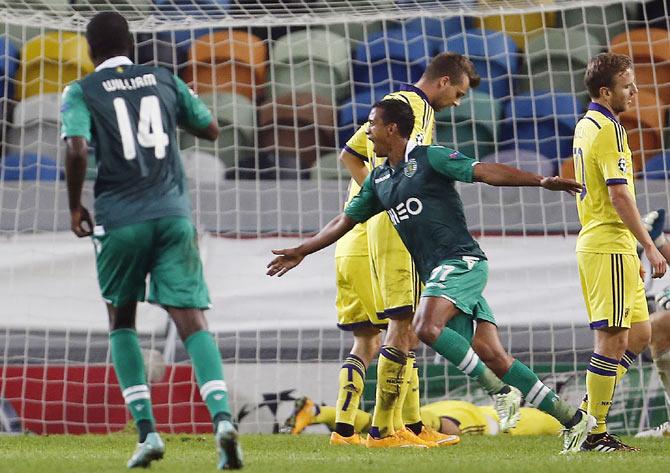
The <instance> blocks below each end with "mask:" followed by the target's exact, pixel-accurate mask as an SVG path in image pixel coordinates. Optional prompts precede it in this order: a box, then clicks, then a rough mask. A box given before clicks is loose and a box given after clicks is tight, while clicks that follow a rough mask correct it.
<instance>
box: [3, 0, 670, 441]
mask: <svg viewBox="0 0 670 473" xmlns="http://www.w3.org/2000/svg"><path fill="white" fill-rule="evenodd" d="M659 4H660V5H661V6H660V7H659V6H658V5H657V4H656V2H650V3H646V4H645V3H641V2H632V1H625V2H624V1H604V0H603V1H600V0H593V1H578V2H575V1H563V0H556V1H554V2H553V3H552V2H549V1H536V0H510V1H493V0H489V1H468V0H453V1H448V0H444V1H423V0H397V1H392V0H332V1H325V0H313V1H310V0H272V1H266V0H154V1H151V0H133V1H130V0H69V1H68V0H11V1H0V8H2V10H3V16H2V20H0V27H1V28H2V30H3V31H2V34H1V35H0V46H1V48H0V51H1V52H0V54H2V58H1V61H0V64H1V65H2V69H1V70H0V81H1V82H0V103H1V104H2V112H3V113H2V118H1V120H2V121H1V122H0V137H1V143H2V159H1V160H0V268H1V270H0V274H2V276H0V281H1V284H0V300H1V301H2V302H1V303H0V401H2V400H3V399H4V400H5V401H7V402H9V403H11V405H12V406H13V408H14V409H15V410H16V411H17V412H18V413H19V416H20V418H21V419H22V426H23V428H24V429H27V430H31V431H34V432H39V433H83V432H111V431H115V430H119V429H121V428H123V426H124V425H125V424H126V422H127V420H128V416H127V413H126V410H125V407H124V405H123V400H122V397H121V395H120V391H119V389H118V386H117V383H116V379H115V377H114V374H113V369H112V367H111V363H110V357H109V349H108V340H107V330H108V328H107V317H106V310H105V307H104V304H103V301H102V300H101V298H100V295H99V290H98V287H97V281H96V276H95V264H94V252H93V245H92V244H91V242H90V241H87V240H78V239H77V238H75V237H74V235H73V234H72V233H70V232H69V214H68V211H67V195H66V189H65V183H64V177H63V162H64V146H63V143H62V142H61V141H60V140H59V125H60V123H59V107H60V93H61V91H62V89H63V87H64V85H65V84H67V83H68V82H70V81H72V80H75V79H78V78H81V77H83V76H84V75H86V74H88V73H90V72H91V71H92V70H93V65H92V64H91V62H90V60H89V59H88V56H87V51H86V44H85V39H84V38H83V35H82V34H83V31H84V28H85V24H86V21H87V19H88V18H90V17H91V15H92V14H94V13H95V12H98V11H103V10H116V11H119V12H121V13H123V14H124V15H125V16H126V17H127V18H128V20H129V22H130V24H131V28H132V31H133V34H134V39H135V46H134V58H133V59H134V60H135V61H136V62H138V63H142V64H154V65H158V66H162V67H166V68H168V69H169V70H171V71H173V72H174V73H175V74H177V75H179V76H180V77H181V78H182V79H184V80H185V81H186V82H188V83H189V84H190V85H191V86H192V87H193V88H194V89H195V90H196V91H197V93H198V94H199V95H200V97H201V98H202V99H203V100H204V101H205V102H206V103H207V104H208V105H209V106H210V107H211V109H212V110H213V113H214V114H215V116H216V117H217V118H218V121H219V125H220V127H221V129H222V133H221V135H220V137H219V138H218V140H217V141H215V142H213V143H210V142H206V141H203V140H199V139H195V138H192V137H191V136H189V135H187V134H186V133H183V134H180V137H179V139H180V148H181V150H182V157H183V163H184V167H185V170H186V173H187V175H188V177H189V184H190V189H191V194H192V202H193V209H194V212H193V217H194V220H195V222H196V224H197V226H198V228H199V229H200V233H201V235H202V237H201V250H202V258H203V261H204V264H205V273H206V279H207V281H208V285H209V288H210V293H211V296H212V299H213V304H214V308H213V309H212V310H210V311H208V313H207V316H208V320H209V324H210V329H211V330H212V331H213V332H214V333H215V335H216V338H217V341H218V343H219V346H220V348H221V350H222V354H223V360H224V363H225V372H226V379H227V381H228V385H229V388H230V395H231V401H232V407H233V409H234V415H235V418H236V420H237V421H238V422H239V425H240V428H241V430H242V431H245V432H269V431H273V430H275V431H276V430H277V427H278V425H279V424H280V423H281V422H282V421H283V420H284V418H285V417H286V416H287V415H288V414H289V412H290V409H291V407H292V402H291V400H292V399H293V398H295V397H298V396H303V395H307V396H310V397H312V398H313V399H314V400H316V401H318V402H326V403H334V401H335V398H336V395H337V373H338V370H339V366H340V363H341V360H342V359H343V358H344V357H345V356H346V354H347V353H348V351H349V349H350V347H351V337H350V335H349V334H348V333H342V332H340V331H338V330H337V328H336V327H335V307H334V298H335V278H334V265H333V249H332V248H329V249H327V250H325V251H323V252H321V253H319V254H315V255H313V256H310V258H308V260H307V261H305V263H304V264H303V265H302V266H301V267H300V268H299V269H298V270H296V271H293V272H292V273H291V274H289V275H287V276H286V277H284V278H282V279H281V280H275V279H270V278H267V277H266V276H265V275H264V268H265V264H266V263H267V262H268V260H269V258H270V249H272V248H283V247H286V246H289V245H293V244H295V243H296V242H297V241H299V239H300V238H302V237H304V236H306V235H309V234H313V233H314V232H315V231H317V230H318V229H319V228H320V227H322V226H323V225H324V224H325V223H327V222H328V221H329V220H330V219H331V218H332V217H333V216H335V215H336V214H337V213H338V212H339V211H340V209H341V208H342V204H343V202H344V198H345V194H346V187H347V184H348V176H347V173H346V170H344V169H343V168H342V165H341V164H340V163H339V162H338V159H337V155H338V153H339V150H340V149H341V148H342V146H343V144H344V143H345V141H346V140H347V139H348V138H349V136H351V134H352V133H353V132H354V131H355V130H356V129H357V127H359V126H361V125H362V124H363V123H364V122H365V121H366V119H367V113H368V111H369V108H370V105H371V104H372V103H373V102H374V101H376V100H378V99H380V98H381V97H382V96H383V95H384V94H385V93H387V92H389V91H391V90H395V89H396V88H397V87H398V86H399V84H401V83H404V82H414V81H416V80H417V79H418V78H419V76H420V74H421V72H422V71H423V69H424V67H425V65H426V64H427V62H428V61H429V60H430V58H431V57H432V56H433V55H435V54H437V53H438V52H441V51H446V50H449V51H456V52H459V53H462V54H465V55H467V56H468V57H470V58H471V59H472V61H473V62H474V63H475V65H476V67H477V70H478V71H479V73H480V74H481V76H482V78H483V81H482V84H481V85H480V86H479V87H478V88H477V89H475V90H473V91H472V92H471V93H470V94H469V95H468V96H467V97H466V98H465V99H464V100H463V103H462V104H461V106H460V107H458V108H454V109H449V110H445V111H441V112H440V113H438V114H437V127H436V137H437V142H438V143H440V144H443V145H446V146H451V147H455V148H457V149H459V150H461V151H462V152H464V153H466V154H468V155H471V156H473V157H476V158H478V159H480V160H481V161H485V162H502V163H507V164H511V165H514V166H517V167H520V168H522V169H526V170H530V171H533V172H538V173H542V174H545V175H554V174H559V173H560V174H562V175H568V176H569V175H570V173H571V172H572V171H571V170H572V164H571V155H572V149H571V147H572V146H571V138H572V131H573V127H574V125H575V123H576V121H577V120H578V118H579V117H580V116H581V114H583V112H584V111H585V107H586V103H587V95H586V93H585V89H584V85H583V80H582V79H583V75H584V70H585V65H586V63H587V61H588V58H589V57H591V56H593V55H595V54H597V53H599V52H602V51H617V52H625V53H627V54H629V55H632V56H633V58H634V62H635V67H636V76H637V81H638V85H639V88H640V93H639V96H638V100H637V103H636V105H635V107H634V108H633V109H632V110H631V111H629V112H626V113H624V114H622V117H621V121H622V123H623V124H624V126H625V127H626V129H627V131H628V139H629V143H630V145H631V148H632V150H633V154H634V163H635V171H636V173H637V174H636V176H637V180H636V189H637V201H638V206H639V208H640V211H641V212H642V213H646V212H648V211H650V210H654V209H659V208H668V207H669V204H670V202H669V197H668V196H669V195H670V189H669V186H668V175H669V174H668V173H669V169H668V166H669V164H670V160H669V158H668V154H667V153H668V150H667V142H668V141H667V140H668V137H669V136H670V135H668V122H667V121H668V116H667V106H668V104H670V85H669V84H670V38H669V37H668V12H667V11H666V10H665V9H664V7H663V6H662V5H663V2H659ZM91 161H92V160H91ZM94 164H95V163H92V165H91V167H90V169H89V176H88V178H89V179H88V180H87V182H86V185H85V196H84V200H85V202H86V203H88V204H89V206H90V204H91V203H92V183H93V179H94V178H95V173H96V170H95V165H94ZM459 189H460V191H461V194H462V197H463V202H464V204H465V210H466V214H467V219H468V223H469V226H470V229H471V231H472V232H474V233H475V234H476V235H478V237H479V238H480V243H481V245H482V247H483V249H484V250H485V251H486V252H487V254H488V256H489V258H490V261H491V274H490V281H489V284H488V286H487V289H486V292H485V294H486V297H487V299H488V300H489V302H490V304H491V306H492V308H493V309H494V311H495V313H496V317H497V319H498V321H499V325H500V332H501V335H502V338H503V341H504V343H505V346H506V347H507V348H508V349H509V350H510V351H511V353H513V354H514V356H516V357H518V358H520V359H521V360H523V361H524V362H527V363H528V364H529V365H530V366H532V367H534V368H535V369H536V370H537V371H538V372H539V373H540V374H541V375H542V377H543V378H544V379H545V381H546V382H547V384H549V385H550V386H552V387H555V388H556V389H557V390H558V391H559V393H560V394H561V395H562V396H565V397H566V398H567V399H569V400H571V401H573V402H575V403H576V402H578V401H579V400H580V399H581V397H582V395H583V393H584V390H585V387H584V375H583V374H584V369H585V367H586V363H587V362H588V356H589V353H590V351H591V350H592V338H591V337H592V335H591V333H590V332H589V330H588V328H587V323H586V321H587V318H586V312H585V308H584V305H583V301H582V296H581V289H580V286H579V281H578V276H577V269H576V263H575V256H574V243H575V235H576V232H577V231H578V228H579V224H578V218H577V214H576V208H575V202H574V198H572V197H570V196H568V195H567V194H559V193H550V192H542V191H539V190H538V189H522V190H519V189H502V188H492V187H487V186H484V185H476V184H468V185H461V186H460V188H459ZM668 284H670V283H669V282H668V279H667V278H666V279H665V280H661V281H658V282H656V283H655V285H653V286H650V288H649V289H650V292H651V293H653V292H655V291H657V290H658V289H660V288H662V287H664V286H666V285H668ZM138 332H139V334H140V339H141V343H142V346H143V348H144V349H145V351H146V354H147V364H148V366H149V374H150V377H151V378H152V380H151V384H152V394H153V400H154V405H155V407H156V417H157V420H158V423H159V427H160V428H161V429H162V430H165V431H172V432H192V431H197V432H200V431H207V430H208V429H209V428H210V423H209V419H208V417H207V413H206V410H205V408H204V406H203V405H202V404H201V403H199V402H198V401H199V394H198V392H197V389H196V387H195V384H194V381H193V374H192V372H191V370H190V367H189V364H188V358H187V355H186V352H185V351H184V349H183V347H182V345H181V343H179V341H178V340H176V338H175V335H174V330H172V328H171V326H170V325H169V323H168V320H167V317H166V314H165V313H164V311H163V310H161V309H160V308H158V307H153V306H150V305H148V304H140V307H139V309H138ZM419 360H420V366H421V374H422V380H423V384H422V388H423V389H422V397H423V401H424V402H429V401H432V400H438V399H443V398H452V399H466V400H471V401H473V402H477V403H486V402H488V400H487V399H486V397H485V396H484V394H483V392H481V391H480V390H479V389H478V388H477V387H475V386H474V385H472V384H470V383H469V382H468V381H467V379H466V378H464V377H463V376H462V375H461V374H460V373H458V372H457V370H455V369H454V368H453V367H449V366H447V364H446V362H445V361H444V360H442V359H440V358H439V357H436V356H435V353H433V352H432V351H430V350H429V349H425V348H424V349H421V350H420V351H419ZM373 378H374V369H371V370H370V373H369V382H368V386H367V389H366V394H365V402H366V407H368V408H369V407H370V406H371V402H372V401H373V399H374V379H373ZM666 418H667V413H666V407H665V403H664V398H663V394H662V390H661V389H660V383H659V382H658V381H657V380H656V375H655V372H654V368H653V366H652V364H651V363H650V362H649V359H648V358H647V357H644V356H643V357H641V359H640V360H638V361H637V362H636V364H635V365H634V367H633V368H632V369H631V371H630V373H629V374H628V376H627V377H626V378H625V379H624V381H623V383H622V386H621V387H620V388H619V389H618V391H617V396H616V399H615V403H614V406H613V409H612V422H611V426H612V427H613V428H614V429H615V430H617V431H619V432H629V433H631V432H635V431H637V430H638V429H640V428H643V427H646V426H648V425H649V424H658V423H660V422H661V421H664V420H666Z"/></svg>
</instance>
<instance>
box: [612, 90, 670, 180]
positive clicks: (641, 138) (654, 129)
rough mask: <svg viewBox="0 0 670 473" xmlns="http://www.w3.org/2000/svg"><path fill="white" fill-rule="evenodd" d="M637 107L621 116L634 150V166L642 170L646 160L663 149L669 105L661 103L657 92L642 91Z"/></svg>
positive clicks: (635, 168) (636, 99) (630, 144)
mask: <svg viewBox="0 0 670 473" xmlns="http://www.w3.org/2000/svg"><path fill="white" fill-rule="evenodd" d="M635 102H636V104H635V107H634V108H633V109H631V110H629V111H627V112H624V113H622V114H621V115H620V116H619V120H620V121H621V124H622V125H623V126H624V128H626V131H627V132H628V146H629V147H630V149H631V151H632V152H633V168H634V170H635V172H638V171H641V170H642V168H643V167H644V161H646V160H647V159H649V158H651V157H653V156H655V155H657V154H658V153H660V152H661V150H662V146H661V143H662V138H661V135H662V133H663V131H662V130H663V127H664V126H665V123H666V115H667V106H665V104H663V103H659V100H658V98H657V97H656V95H655V94H653V93H651V92H648V91H640V93H639V94H638V95H637V97H636V98H635Z"/></svg>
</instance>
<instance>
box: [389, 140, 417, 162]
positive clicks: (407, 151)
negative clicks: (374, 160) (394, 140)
mask: <svg viewBox="0 0 670 473" xmlns="http://www.w3.org/2000/svg"><path fill="white" fill-rule="evenodd" d="M417 146H419V145H418V144H417V143H416V141H414V140H408V141H407V146H406V147H405V162H407V161H409V154H410V153H411V152H412V151H414V148H416V147H417ZM384 166H386V167H387V168H391V169H394V168H393V166H391V163H389V158H386V161H384ZM398 167H401V165H398Z"/></svg>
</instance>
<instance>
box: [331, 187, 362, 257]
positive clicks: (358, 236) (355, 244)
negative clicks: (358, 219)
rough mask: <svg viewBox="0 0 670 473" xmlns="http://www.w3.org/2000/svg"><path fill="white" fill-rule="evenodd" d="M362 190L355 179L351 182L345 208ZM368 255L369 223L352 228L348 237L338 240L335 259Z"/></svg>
mask: <svg viewBox="0 0 670 473" xmlns="http://www.w3.org/2000/svg"><path fill="white" fill-rule="evenodd" d="M360 190H361V188H360V186H359V185H358V184H356V181H354V180H353V179H351V180H350V182H349V195H348V196H347V202H346V203H345V204H344V207H345V208H346V207H347V204H348V203H349V201H350V200H351V199H353V198H354V196H355V195H357V194H358V193H359V192H360ZM367 255H368V232H367V223H366V222H363V223H359V224H358V225H356V226H355V227H354V228H352V229H351V230H350V231H349V232H348V233H347V234H346V235H344V236H343V237H342V238H340V239H339V240H337V243H336V244H335V257H336V258H339V257H341V256H367Z"/></svg>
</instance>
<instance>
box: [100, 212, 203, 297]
mask: <svg viewBox="0 0 670 473" xmlns="http://www.w3.org/2000/svg"><path fill="white" fill-rule="evenodd" d="M93 243H94V246H95V254H96V266H97V269H98V283H99V284H100V291H101V292H102V297H103V298H104V299H105V301H106V302H107V303H109V304H112V305H113V306H115V307H121V306H124V305H126V304H128V303H130V302H133V301H144V300H145V297H146V278H147V275H149V278H150V279H149V281H150V283H149V284H150V290H149V299H148V300H149V302H152V303H156V304H160V305H162V306H169V307H177V308H181V309H207V308H209V306H210V301H209V291H208V290H207V285H206V284H205V279H204V276H203V272H202V262H201V261H200V253H199V251H198V235H197V233H196V230H195V227H194V226H193V223H192V222H191V220H190V219H188V218H185V217H163V218H157V219H154V220H148V221H146V222H142V223H135V224H131V225H124V226H122V227H117V228H113V229H111V230H107V231H106V230H105V229H104V228H102V227H100V226H97V227H96V228H95V231H94V235H93Z"/></svg>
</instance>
